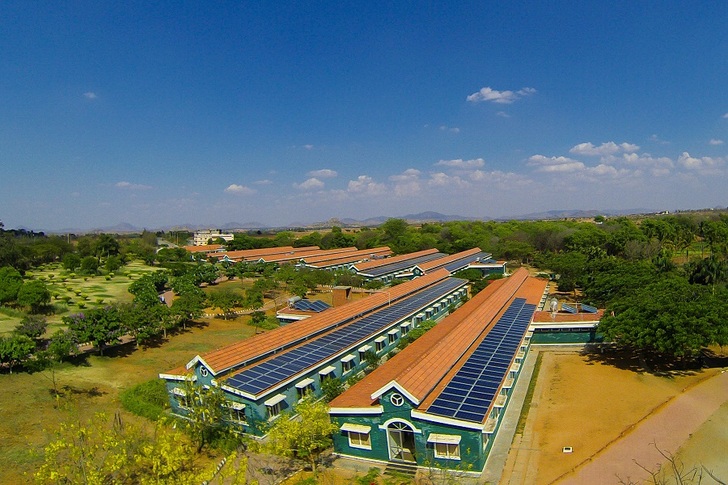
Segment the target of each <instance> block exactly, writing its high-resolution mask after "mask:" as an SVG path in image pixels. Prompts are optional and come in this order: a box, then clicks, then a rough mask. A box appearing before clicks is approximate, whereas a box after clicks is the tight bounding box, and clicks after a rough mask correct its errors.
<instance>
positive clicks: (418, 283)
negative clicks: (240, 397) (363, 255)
mask: <svg viewBox="0 0 728 485" xmlns="http://www.w3.org/2000/svg"><path fill="white" fill-rule="evenodd" d="M449 276H450V272H449V271H447V270H446V269H442V270H440V271H437V272H435V273H432V274H430V275H427V276H423V277H421V278H417V279H415V280H412V281H408V282H406V283H402V284H400V285H397V286H395V287H392V288H391V289H390V290H388V291H387V292H386V293H376V294H373V295H371V296H369V297H367V298H364V299H361V300H357V301H353V302H350V303H347V304H346V305H342V306H340V307H334V308H331V309H329V310H327V311H325V312H322V313H320V314H318V315H315V316H312V317H311V318H307V319H306V320H301V321H298V322H294V323H291V324H288V325H286V326H284V327H279V328H276V329H274V330H271V331H269V332H266V333H262V334H258V335H255V336H253V337H250V338H247V339H245V340H242V341H240V342H237V343H235V344H232V345H229V346H227V347H223V348H221V349H218V350H215V351H212V352H208V353H206V354H203V355H201V356H197V357H195V359H193V360H192V361H191V362H190V364H191V363H193V362H195V361H196V360H203V361H204V362H205V363H206V364H207V366H208V367H209V369H210V371H212V373H213V374H214V375H219V374H221V373H224V372H226V371H228V370H230V369H232V368H234V367H237V366H239V365H241V364H243V363H244V362H246V361H249V360H252V359H256V358H258V357H261V356H263V355H265V354H266V353H268V352H271V351H273V350H275V349H278V348H281V347H284V346H288V345H292V344H293V343H294V342H296V341H299V340H301V339H303V338H305V337H306V336H309V335H313V334H317V333H319V332H323V331H325V330H326V329H327V328H333V326H334V325H336V324H338V323H340V322H342V321H345V320H347V319H350V318H352V317H356V316H358V315H360V314H363V313H368V312H370V311H372V310H374V309H376V308H379V307H382V306H385V305H388V304H389V303H390V302H393V301H396V300H398V299H400V298H403V297H405V296H407V295H409V294H411V293H413V292H416V291H419V290H420V289H422V288H425V287H427V286H429V285H432V284H435V283H437V282H438V281H441V280H444V279H445V278H448V277H449Z"/></svg>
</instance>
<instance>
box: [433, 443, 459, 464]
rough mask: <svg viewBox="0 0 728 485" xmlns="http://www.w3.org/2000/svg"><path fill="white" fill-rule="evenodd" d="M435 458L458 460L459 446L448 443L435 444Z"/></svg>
mask: <svg viewBox="0 0 728 485" xmlns="http://www.w3.org/2000/svg"><path fill="white" fill-rule="evenodd" d="M435 458H444V459H446V460H459V459H460V445H459V444H450V443H435Z"/></svg>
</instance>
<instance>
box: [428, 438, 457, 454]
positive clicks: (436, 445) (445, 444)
mask: <svg viewBox="0 0 728 485" xmlns="http://www.w3.org/2000/svg"><path fill="white" fill-rule="evenodd" d="M427 442H428V443H432V444H433V450H434V452H435V458H443V459H445V460H459V459H460V436H459V435H452V434H438V433H432V434H430V436H429V437H428V438H427Z"/></svg>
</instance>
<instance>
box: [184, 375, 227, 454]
mask: <svg viewBox="0 0 728 485" xmlns="http://www.w3.org/2000/svg"><path fill="white" fill-rule="evenodd" d="M185 392H186V393H187V396H188V398H189V400H188V404H189V405H188V409H187V412H186V414H185V418H186V421H187V423H186V429H187V432H188V434H189V435H190V437H191V438H192V441H193V442H194V443H195V444H196V445H197V452H198V453H199V452H200V451H202V449H203V448H204V447H205V445H210V444H212V443H213V442H214V441H215V440H218V439H220V438H224V437H226V436H228V435H229V433H230V432H231V430H230V429H229V427H228V426H227V425H226V424H225V420H224V418H225V409H226V408H225V403H226V402H227V401H226V399H225V396H224V395H223V393H222V390H220V388H218V387H208V388H204V387H201V386H198V385H196V384H195V383H194V382H192V379H187V380H185Z"/></svg>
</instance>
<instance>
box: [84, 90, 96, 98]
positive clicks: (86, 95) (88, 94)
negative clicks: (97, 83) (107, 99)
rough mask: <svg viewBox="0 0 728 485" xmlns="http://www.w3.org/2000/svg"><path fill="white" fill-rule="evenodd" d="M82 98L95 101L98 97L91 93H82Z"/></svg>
mask: <svg viewBox="0 0 728 485" xmlns="http://www.w3.org/2000/svg"><path fill="white" fill-rule="evenodd" d="M83 97H84V98H86V99H96V98H98V96H96V93H93V92H91V91H88V92H86V93H83Z"/></svg>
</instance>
